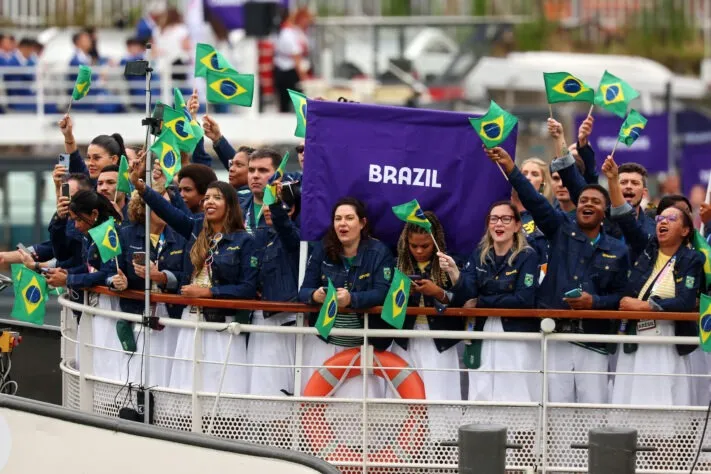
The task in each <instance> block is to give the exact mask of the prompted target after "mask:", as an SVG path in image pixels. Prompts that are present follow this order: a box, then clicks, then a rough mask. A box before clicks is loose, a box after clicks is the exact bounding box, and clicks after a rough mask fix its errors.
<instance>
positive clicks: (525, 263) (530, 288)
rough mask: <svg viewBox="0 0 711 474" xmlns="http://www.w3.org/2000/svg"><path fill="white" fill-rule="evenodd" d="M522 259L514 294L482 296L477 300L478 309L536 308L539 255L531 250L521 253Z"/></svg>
mask: <svg viewBox="0 0 711 474" xmlns="http://www.w3.org/2000/svg"><path fill="white" fill-rule="evenodd" d="M518 258H520V259H522V261H521V265H519V266H518V273H517V275H516V287H515V288H514V291H513V293H503V294H500V295H482V296H480V297H479V298H478V299H477V303H476V306H477V308H509V309H517V308H535V307H536V280H537V279H538V278H537V275H538V255H537V254H536V252H535V251H534V250H533V249H531V250H528V251H524V252H521V253H520V254H519V256H518Z"/></svg>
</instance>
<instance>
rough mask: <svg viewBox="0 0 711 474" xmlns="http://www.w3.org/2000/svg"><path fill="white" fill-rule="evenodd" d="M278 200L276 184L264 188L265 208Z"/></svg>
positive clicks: (263, 200)
mask: <svg viewBox="0 0 711 474" xmlns="http://www.w3.org/2000/svg"><path fill="white" fill-rule="evenodd" d="M276 198H277V196H276V184H268V185H267V186H266V187H265V188H264V197H263V198H262V202H263V203H264V205H265V206H271V205H272V204H274V203H275V202H276V201H277V200H276Z"/></svg>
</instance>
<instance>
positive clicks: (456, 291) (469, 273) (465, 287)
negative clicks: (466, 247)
mask: <svg viewBox="0 0 711 474" xmlns="http://www.w3.org/2000/svg"><path fill="white" fill-rule="evenodd" d="M478 260H479V252H478V251H476V250H475V251H474V253H472V254H471V256H470V257H469V260H467V263H465V264H464V268H463V269H462V271H461V272H459V280H457V284H456V285H454V286H452V289H451V290H450V291H451V292H452V294H453V295H454V298H453V300H452V302H451V304H450V306H453V307H459V306H462V305H463V304H464V303H466V302H467V300H470V299H473V298H476V297H477V296H479V286H478V285H479V284H478V282H477V269H476V264H477V261H478Z"/></svg>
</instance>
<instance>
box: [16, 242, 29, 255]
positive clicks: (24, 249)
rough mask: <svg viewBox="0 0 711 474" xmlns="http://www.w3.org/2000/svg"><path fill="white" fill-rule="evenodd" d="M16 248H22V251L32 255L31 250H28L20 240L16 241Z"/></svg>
mask: <svg viewBox="0 0 711 474" xmlns="http://www.w3.org/2000/svg"><path fill="white" fill-rule="evenodd" d="M17 248H18V249H20V250H22V251H23V252H26V253H28V254H30V255H32V252H30V251H29V249H28V248H27V247H25V246H24V245H22V242H18V244H17Z"/></svg>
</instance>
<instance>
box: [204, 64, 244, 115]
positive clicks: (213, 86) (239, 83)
mask: <svg viewBox="0 0 711 474" xmlns="http://www.w3.org/2000/svg"><path fill="white" fill-rule="evenodd" d="M206 81H207V101H208V102H209V103H211V104H234V105H241V106H242V107H251V106H252V98H253V96H254V75H253V74H239V73H238V72H237V71H235V70H233V69H228V70H227V71H224V72H220V71H207V76H206Z"/></svg>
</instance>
